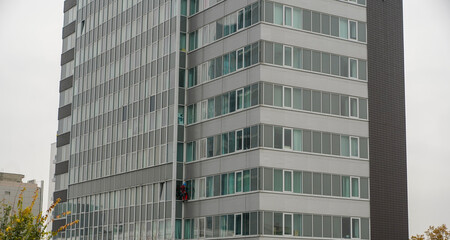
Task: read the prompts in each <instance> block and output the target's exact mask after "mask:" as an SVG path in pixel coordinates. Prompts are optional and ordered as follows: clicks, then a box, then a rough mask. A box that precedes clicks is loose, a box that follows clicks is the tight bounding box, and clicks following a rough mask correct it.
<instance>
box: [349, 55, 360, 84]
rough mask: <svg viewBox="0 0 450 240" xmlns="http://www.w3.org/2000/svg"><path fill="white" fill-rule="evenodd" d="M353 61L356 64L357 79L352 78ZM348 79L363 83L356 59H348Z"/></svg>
mask: <svg viewBox="0 0 450 240" xmlns="http://www.w3.org/2000/svg"><path fill="white" fill-rule="evenodd" d="M352 61H355V62H356V76H355V77H352ZM348 78H349V79H356V80H359V81H362V80H360V79H359V61H358V59H356V58H350V57H349V58H348Z"/></svg>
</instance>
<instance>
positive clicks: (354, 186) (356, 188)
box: [352, 178, 359, 197]
mask: <svg viewBox="0 0 450 240" xmlns="http://www.w3.org/2000/svg"><path fill="white" fill-rule="evenodd" d="M352 197H359V179H358V178H352Z"/></svg>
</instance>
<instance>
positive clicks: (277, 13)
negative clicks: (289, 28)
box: [274, 3, 283, 25]
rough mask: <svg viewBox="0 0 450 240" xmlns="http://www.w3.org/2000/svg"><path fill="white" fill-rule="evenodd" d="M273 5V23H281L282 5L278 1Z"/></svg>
mask: <svg viewBox="0 0 450 240" xmlns="http://www.w3.org/2000/svg"><path fill="white" fill-rule="evenodd" d="M274 5H275V7H274V23H275V24H278V25H283V5H281V4H279V3H275V4H274Z"/></svg>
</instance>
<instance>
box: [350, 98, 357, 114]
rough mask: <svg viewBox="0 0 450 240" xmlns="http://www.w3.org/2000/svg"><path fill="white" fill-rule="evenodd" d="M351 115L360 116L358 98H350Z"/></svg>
mask: <svg viewBox="0 0 450 240" xmlns="http://www.w3.org/2000/svg"><path fill="white" fill-rule="evenodd" d="M350 116H351V117H358V99H356V98H350Z"/></svg>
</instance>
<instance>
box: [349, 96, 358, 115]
mask: <svg viewBox="0 0 450 240" xmlns="http://www.w3.org/2000/svg"><path fill="white" fill-rule="evenodd" d="M352 100H356V116H352ZM348 117H349V118H359V99H358V98H357V97H352V96H349V97H348Z"/></svg>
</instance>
